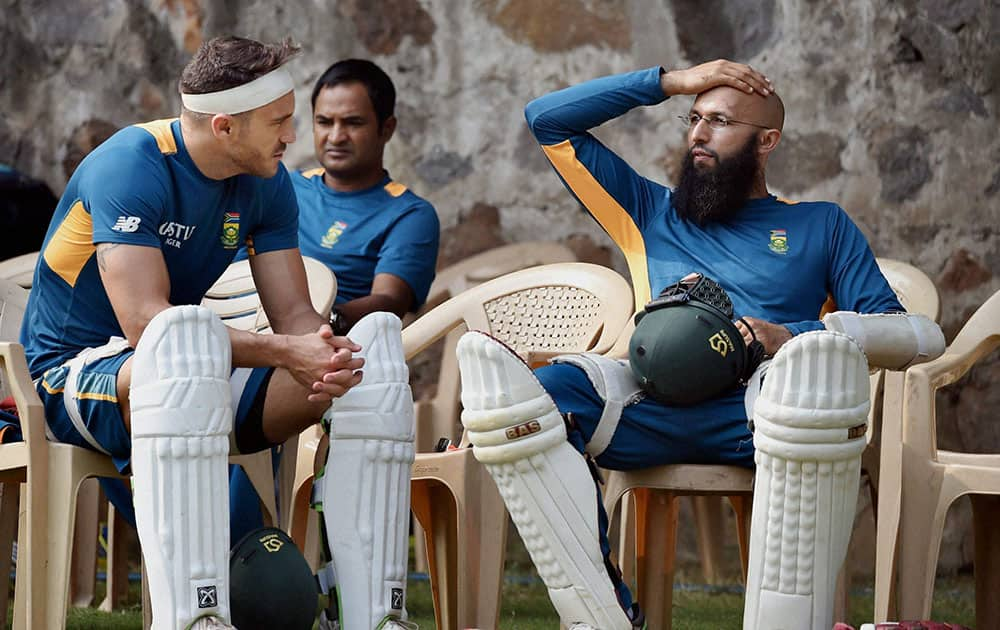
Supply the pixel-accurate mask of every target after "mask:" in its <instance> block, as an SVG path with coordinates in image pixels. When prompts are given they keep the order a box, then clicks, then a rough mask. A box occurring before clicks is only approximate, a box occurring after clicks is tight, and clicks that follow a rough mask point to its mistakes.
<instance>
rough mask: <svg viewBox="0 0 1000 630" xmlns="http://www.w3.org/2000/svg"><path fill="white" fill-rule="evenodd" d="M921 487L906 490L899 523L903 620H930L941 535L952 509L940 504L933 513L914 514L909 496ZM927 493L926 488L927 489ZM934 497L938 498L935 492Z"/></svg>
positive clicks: (901, 610)
mask: <svg viewBox="0 0 1000 630" xmlns="http://www.w3.org/2000/svg"><path fill="white" fill-rule="evenodd" d="M921 490H922V489H921V488H916V487H904V488H903V509H902V513H901V517H900V521H899V549H900V553H899V572H898V586H899V615H900V617H901V618H902V619H927V618H928V617H930V612H931V600H932V598H933V596H934V577H935V571H936V569H937V559H938V553H939V552H940V550H941V535H942V530H943V528H944V527H943V526H944V517H945V513H947V510H948V506H947V505H944V506H941V505H938V506H937V507H936V508H935V510H934V512H935V513H933V514H930V515H927V514H915V515H910V514H909V513H908V512H907V504H908V499H907V496H911V497H912V496H914V495H915V494H916V493H917V492H920V491H921ZM923 491H924V492H926V488H924V489H923ZM932 496H938V493H933V494H932Z"/></svg>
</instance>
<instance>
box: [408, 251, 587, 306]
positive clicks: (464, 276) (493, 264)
mask: <svg viewBox="0 0 1000 630" xmlns="http://www.w3.org/2000/svg"><path fill="white" fill-rule="evenodd" d="M562 262H576V254H574V253H573V250H571V249H570V248H568V247H566V246H565V245H563V244H561V243H555V242H551V241H529V242H524V243H512V244H510V245H502V246H500V247H494V248H493V249H490V250H487V251H485V252H481V253H479V254H476V255H475V256H470V257H469V258H465V259H463V260H461V261H459V262H457V263H455V264H453V265H449V266H447V267H445V268H444V269H442V270H441V271H439V272H437V274H436V275H435V276H434V282H433V283H432V284H431V288H430V291H429V292H428V293H427V301H426V302H425V303H424V305H423V307H421V309H420V312H419V313H418V316H420V315H423V314H424V313H426V312H428V311H430V310H431V309H432V308H434V307H435V306H437V305H438V304H440V303H441V302H444V301H445V300H446V299H448V298H451V297H454V296H456V295H458V294H459V293H462V292H463V291H465V290H466V289H469V288H471V287H474V286H476V285H478V284H482V283H483V282H486V281H488V280H493V279H494V278H499V277H500V276H504V275H507V274H508V273H513V272H515V271H518V270H519V269H526V268H528V267H536V266H538V265H549V264H553V263H562Z"/></svg>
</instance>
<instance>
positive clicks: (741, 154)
mask: <svg viewBox="0 0 1000 630" xmlns="http://www.w3.org/2000/svg"><path fill="white" fill-rule="evenodd" d="M716 161H717V164H716V166H715V168H707V169H703V170H699V169H698V168H696V167H695V165H694V156H693V155H692V154H691V150H690V149H689V150H688V152H687V155H686V156H684V165H683V168H682V170H681V180H680V183H679V184H678V185H677V189H676V190H674V194H673V204H674V209H675V210H677V215H678V216H679V217H680V218H682V219H684V220H685V221H693V222H695V223H697V224H698V225H700V226H704V225H705V224H706V223H710V222H713V221H714V222H718V223H725V222H726V221H729V220H730V219H732V218H733V217H734V216H736V214H737V213H738V212H739V211H740V208H742V207H743V204H745V203H746V201H747V198H748V197H749V196H750V190H751V188H752V187H753V181H754V176H755V175H756V174H757V165H758V162H757V138H756V136H750V138H748V139H747V142H746V144H745V145H743V148H741V149H740V150H739V151H738V152H737V153H736V155H734V156H733V157H731V158H727V159H725V160H723V159H720V158H718V157H716Z"/></svg>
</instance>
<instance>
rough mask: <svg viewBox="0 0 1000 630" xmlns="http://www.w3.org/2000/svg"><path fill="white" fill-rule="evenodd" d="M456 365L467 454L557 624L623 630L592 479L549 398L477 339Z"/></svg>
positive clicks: (504, 354) (465, 339)
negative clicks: (481, 470)
mask: <svg viewBox="0 0 1000 630" xmlns="http://www.w3.org/2000/svg"><path fill="white" fill-rule="evenodd" d="M458 366H459V369H460V370H461V373H462V405H463V407H464V410H463V411H462V423H463V424H464V425H465V428H466V429H467V430H468V432H469V439H470V440H471V441H472V444H473V447H474V448H473V453H474V454H475V456H476V459H478V460H479V461H480V462H482V463H483V464H484V465H485V466H486V469H487V470H488V471H489V472H490V474H491V475H492V476H493V479H494V481H496V484H497V488H499V490H500V494H501V495H502V496H503V499H504V503H506V504H507V510H508V511H509V512H510V515H511V517H513V519H514V523H515V525H517V530H518V532H519V533H520V534H521V539H522V540H524V544H525V546H526V547H527V548H528V552H529V553H530V554H531V559H532V561H533V562H534V563H535V567H536V568H537V569H538V573H539V575H541V577H542V581H544V582H545V586H546V587H547V588H548V591H549V597H550V598H551V599H552V604H553V606H555V609H556V611H557V612H558V613H559V618H560V619H561V620H562V622H563V624H564V625H566V626H572V624H574V623H581V624H588V625H590V626H593V627H595V628H600V629H601V630H628V629H630V628H631V627H632V624H631V622H630V621H629V619H628V616H627V615H626V614H625V611H624V610H623V609H622V607H621V604H619V602H618V597H617V594H616V593H615V590H614V586H613V585H612V582H611V578H610V577H609V576H608V572H607V570H606V569H605V566H604V558H603V556H602V555H601V549H600V544H599V542H598V526H597V501H598V495H597V489H596V487H595V484H594V480H593V477H592V476H591V473H590V469H589V468H588V467H587V463H586V462H585V461H584V459H583V456H582V455H581V454H580V453H579V452H577V451H576V449H574V448H573V446H572V445H570V443H569V442H567V441H566V427H565V425H564V424H563V419H562V416H561V415H560V413H559V410H558V409H557V408H556V405H555V403H554V402H553V401H552V398H551V397H550V396H549V395H548V394H547V393H546V392H545V390H544V389H543V388H542V386H541V384H540V383H539V382H538V379H536V378H535V375H534V374H533V373H532V372H531V369H530V368H529V367H528V366H527V365H526V364H525V363H524V361H522V360H521V359H520V358H519V357H518V356H517V355H516V354H514V353H513V352H511V351H510V350H508V349H507V348H506V347H505V346H503V345H502V344H501V343H500V342H498V341H497V340H495V339H493V338H492V337H490V336H488V335H485V334H483V333H480V332H469V333H466V334H465V335H463V336H462V338H461V339H460V340H459V342H458Z"/></svg>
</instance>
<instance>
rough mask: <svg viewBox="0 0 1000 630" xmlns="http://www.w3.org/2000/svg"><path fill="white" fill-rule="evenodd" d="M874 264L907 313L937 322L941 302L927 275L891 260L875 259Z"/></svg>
mask: <svg viewBox="0 0 1000 630" xmlns="http://www.w3.org/2000/svg"><path fill="white" fill-rule="evenodd" d="M875 262H877V263H878V268H879V270H880V271H881V272H882V275H883V276H885V279H886V280H887V281H888V282H889V286H890V287H892V290H893V291H894V292H895V293H896V297H898V298H899V302H900V303H901V304H902V305H903V307H904V308H905V309H906V310H907V311H908V312H910V313H919V314H920V315H926V316H927V317H929V318H930V319H932V320H934V321H937V318H938V315H940V310H941V300H940V298H939V297H938V291H937V287H935V286H934V282H932V281H931V279H930V278H928V277H927V274H925V273H924V272H923V271H920V270H919V269H917V268H916V267H914V266H913V265H911V264H908V263H905V262H902V261H899V260H893V259H892V258H877V259H875Z"/></svg>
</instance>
